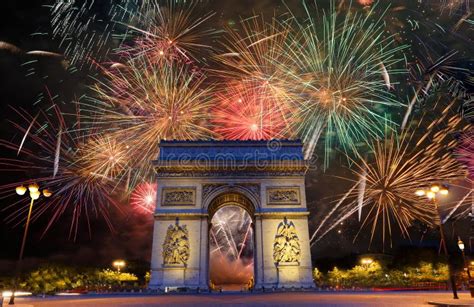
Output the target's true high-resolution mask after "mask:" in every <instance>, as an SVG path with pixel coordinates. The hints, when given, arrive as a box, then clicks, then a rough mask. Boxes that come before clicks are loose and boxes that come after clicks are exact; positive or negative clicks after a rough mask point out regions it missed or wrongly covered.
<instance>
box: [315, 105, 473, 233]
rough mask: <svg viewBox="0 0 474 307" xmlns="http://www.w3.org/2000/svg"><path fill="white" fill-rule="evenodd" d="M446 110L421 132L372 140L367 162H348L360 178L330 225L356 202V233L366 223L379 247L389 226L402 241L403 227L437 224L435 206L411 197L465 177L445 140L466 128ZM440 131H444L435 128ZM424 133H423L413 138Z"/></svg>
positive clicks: (451, 142)
mask: <svg viewBox="0 0 474 307" xmlns="http://www.w3.org/2000/svg"><path fill="white" fill-rule="evenodd" d="M451 107H452V103H451V104H449V105H448V106H447V107H446V108H445V109H444V110H443V112H442V115H441V116H440V117H439V118H437V119H436V120H434V121H433V122H432V123H431V124H430V125H428V126H427V127H417V128H418V129H414V131H413V132H411V133H409V132H407V131H404V132H402V133H401V134H400V135H396V134H395V132H392V133H390V135H389V137H388V138H386V139H384V140H377V141H375V142H374V143H373V144H372V145H371V150H372V151H373V160H372V159H371V157H369V158H363V157H359V158H360V160H361V162H356V161H353V162H354V164H355V168H354V169H353V170H352V172H353V173H354V175H355V176H357V178H361V179H360V180H358V181H356V182H355V183H354V185H353V186H352V187H351V188H350V189H349V191H348V192H347V193H346V194H345V195H344V196H343V197H342V198H341V199H340V200H339V202H338V203H337V205H336V207H335V208H334V209H335V210H334V211H333V212H331V214H332V213H334V212H335V211H336V209H337V207H339V206H342V207H341V208H343V209H342V210H341V211H340V212H339V216H338V218H337V222H336V223H334V225H338V224H339V223H340V222H342V221H343V220H345V219H346V218H348V217H349V216H351V215H352V214H354V213H355V212H357V210H358V206H357V204H358V202H359V201H360V198H362V202H361V203H362V208H363V209H364V210H365V211H366V217H365V219H363V222H362V225H361V230H362V229H363V228H365V226H369V225H370V224H371V225H370V228H371V241H372V239H373V238H374V236H375V235H376V234H377V233H379V234H381V235H382V240H383V242H385V239H386V237H389V238H390V240H391V235H392V229H393V227H394V226H393V225H392V224H393V223H395V225H396V226H398V228H399V229H400V231H401V233H402V235H404V236H409V227H410V226H412V225H413V222H415V221H420V222H422V223H425V224H427V225H431V226H434V225H439V223H440V221H439V218H438V213H437V211H436V208H435V206H434V205H433V204H432V203H430V202H427V201H426V200H425V199H424V198H423V197H420V196H417V195H416V194H415V192H416V191H417V190H418V189H419V188H421V187H425V186H426V185H429V184H430V183H438V184H439V183H443V184H448V183H451V182H453V181H456V180H458V179H462V178H464V177H465V176H466V170H465V168H464V167H463V166H462V165H461V164H460V163H459V162H458V161H457V160H456V159H455V157H454V156H453V155H452V154H451V151H453V150H454V149H455V146H456V143H457V142H456V140H454V139H452V138H451V137H452V134H453V133H454V132H456V131H459V130H463V129H465V127H466V126H465V124H464V122H463V121H462V119H461V118H460V117H459V116H458V115H454V116H449V115H448V114H449V110H450V108H451ZM440 126H441V127H443V126H444V127H445V128H441V129H438V127H440ZM420 128H421V129H420ZM424 129H427V132H426V133H423V134H421V135H419V131H420V130H424ZM417 133H418V134H417ZM362 178H363V180H362ZM361 184H364V190H363V192H362V193H363V194H362V195H360V194H361V193H360V190H358V187H360V185H361ZM333 227H334V226H331V227H329V229H327V230H326V231H325V232H324V234H326V233H327V232H328V231H330V230H331V229H332V228H333ZM320 228H321V227H320ZM318 230H319V229H318ZM315 234H316V233H315ZM315 234H314V235H313V239H314V238H315ZM324 234H323V235H324ZM390 242H391V241H390Z"/></svg>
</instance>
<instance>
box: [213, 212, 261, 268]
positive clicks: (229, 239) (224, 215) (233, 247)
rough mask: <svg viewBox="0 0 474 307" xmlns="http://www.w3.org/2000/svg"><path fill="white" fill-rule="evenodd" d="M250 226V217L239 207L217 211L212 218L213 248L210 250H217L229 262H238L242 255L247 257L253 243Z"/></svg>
mask: <svg viewBox="0 0 474 307" xmlns="http://www.w3.org/2000/svg"><path fill="white" fill-rule="evenodd" d="M240 211H244V214H242V212H240ZM242 219H243V221H242ZM251 224H252V220H251V218H250V216H249V215H248V213H246V211H245V210H244V209H242V208H240V207H236V206H228V207H225V208H223V209H221V210H218V211H217V212H216V213H215V215H214V217H213V218H212V233H213V234H214V236H215V247H214V246H212V248H211V249H213V248H215V249H219V250H220V252H221V253H223V254H224V255H226V257H229V259H230V260H238V259H240V258H241V256H242V254H243V255H248V253H249V250H251V249H252V247H251V246H252V241H253V239H252V238H253V229H252V225H251ZM213 245H214V244H213Z"/></svg>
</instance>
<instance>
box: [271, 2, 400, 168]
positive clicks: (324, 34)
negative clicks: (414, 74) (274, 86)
mask: <svg viewBox="0 0 474 307" xmlns="http://www.w3.org/2000/svg"><path fill="white" fill-rule="evenodd" d="M331 3H332V2H331ZM331 6H332V7H331V9H330V11H329V12H324V14H323V15H322V16H319V15H316V16H315V15H314V13H313V12H312V11H313V10H312V9H311V8H310V7H309V6H307V5H305V6H304V7H305V10H306V14H307V19H306V21H305V22H298V21H297V18H296V17H295V18H293V21H294V24H295V26H294V27H295V31H292V32H290V33H291V38H290V39H289V40H287V41H286V46H285V50H284V52H285V58H287V59H288V60H285V61H279V62H280V63H283V65H281V64H280V69H282V70H283V71H285V72H286V73H287V74H288V77H287V78H286V79H287V80H288V82H289V83H288V88H291V89H292V91H293V92H296V93H297V95H292V97H297V99H296V100H294V101H293V103H294V109H295V110H296V111H295V112H294V114H293V115H294V117H295V118H294V119H293V120H292V121H291V123H292V127H291V130H293V131H295V132H296V133H297V134H298V135H300V137H301V138H302V139H303V141H304V142H305V143H306V144H305V145H306V147H307V148H306V157H309V156H311V155H312V153H313V151H314V149H315V146H316V145H317V143H318V139H319V138H320V136H321V137H323V139H324V142H325V161H326V165H327V161H328V158H329V152H330V149H331V148H333V147H334V143H335V141H337V143H338V144H339V145H341V146H342V148H343V149H344V151H345V152H353V151H357V148H356V147H357V143H360V142H363V143H365V142H367V141H368V140H370V139H371V138H377V137H380V136H381V135H383V132H384V131H383V127H384V125H385V123H386V121H387V119H386V116H385V112H386V110H387V109H388V108H389V107H392V106H397V105H398V102H397V101H396V99H395V96H394V95H393V94H392V93H391V92H390V90H391V89H392V88H393V86H394V84H393V83H392V81H391V78H393V77H394V75H396V74H398V73H401V70H398V69H396V65H397V64H399V63H401V62H402V60H403V57H402V54H401V53H399V52H400V51H401V50H402V49H404V48H405V47H404V46H401V47H399V46H395V44H394V40H393V38H392V37H390V36H389V37H386V35H385V33H384V30H383V20H382V17H383V16H380V19H376V20H373V19H371V18H369V17H367V16H365V17H364V16H363V15H358V14H347V15H345V16H341V15H340V14H338V13H337V11H336V8H335V7H334V6H335V5H334V3H332V5H331ZM368 15H369V16H370V15H371V14H368ZM318 17H320V18H318ZM288 63H289V66H287V65H288ZM276 64H278V63H276Z"/></svg>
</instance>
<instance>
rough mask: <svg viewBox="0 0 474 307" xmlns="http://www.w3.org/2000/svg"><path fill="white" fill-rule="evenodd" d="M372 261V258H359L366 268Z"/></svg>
mask: <svg viewBox="0 0 474 307" xmlns="http://www.w3.org/2000/svg"><path fill="white" fill-rule="evenodd" d="M373 262H374V260H373V259H372V258H362V259H361V260H360V263H361V264H362V265H363V266H364V267H365V269H366V270H367V269H368V268H369V267H370V265H371V264H372V263H373Z"/></svg>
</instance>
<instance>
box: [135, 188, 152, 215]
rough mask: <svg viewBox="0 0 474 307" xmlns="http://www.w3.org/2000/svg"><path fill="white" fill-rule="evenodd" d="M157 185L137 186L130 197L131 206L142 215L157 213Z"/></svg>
mask: <svg viewBox="0 0 474 307" xmlns="http://www.w3.org/2000/svg"><path fill="white" fill-rule="evenodd" d="M156 191H157V184H156V183H148V182H145V183H142V184H139V185H137V187H136V188H135V190H134V191H133V192H132V194H131V195H130V205H131V206H132V207H133V208H134V209H135V211H137V212H138V213H142V214H151V213H154V212H155V205H156Z"/></svg>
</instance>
